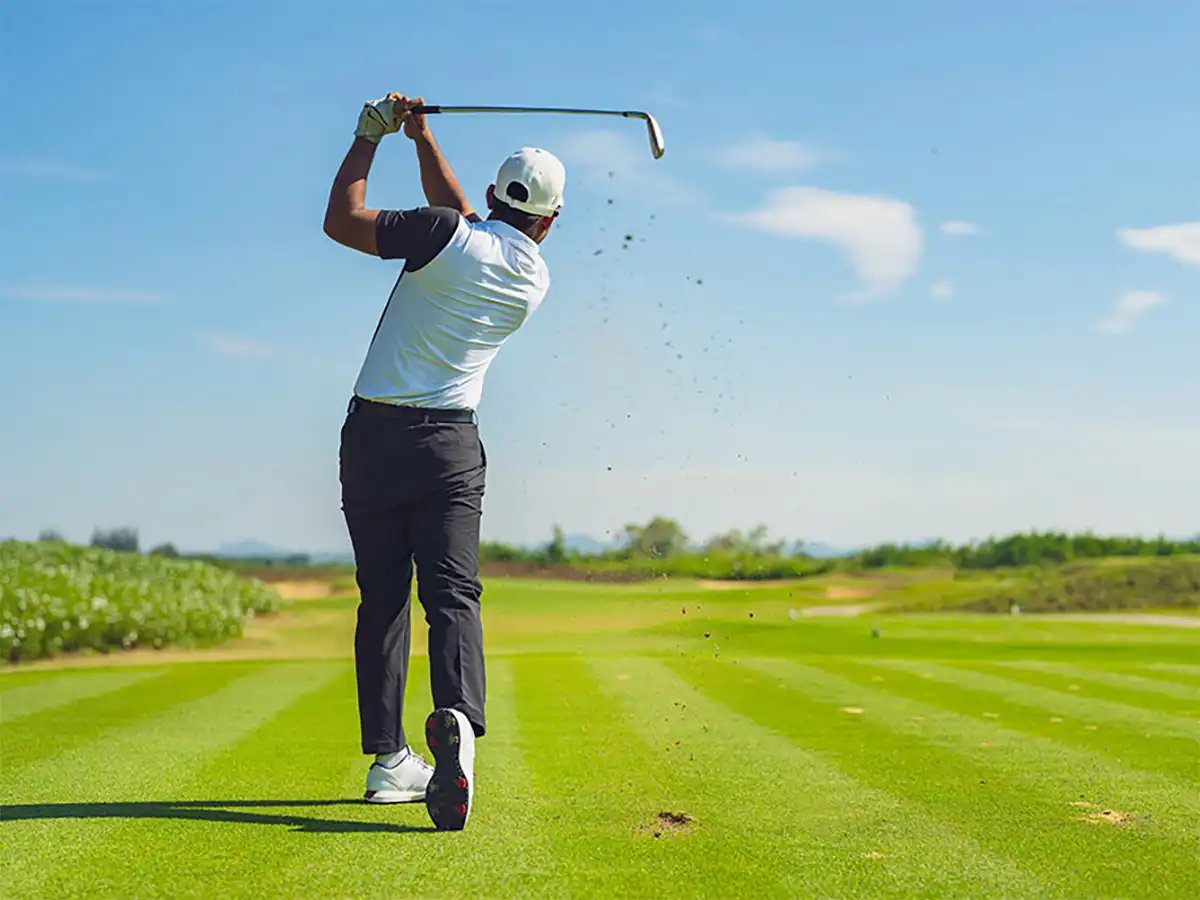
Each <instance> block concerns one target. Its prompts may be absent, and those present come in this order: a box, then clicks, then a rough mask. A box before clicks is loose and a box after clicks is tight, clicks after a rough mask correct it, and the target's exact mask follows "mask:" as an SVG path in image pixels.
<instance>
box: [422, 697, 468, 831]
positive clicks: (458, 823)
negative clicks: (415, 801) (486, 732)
mask: <svg viewBox="0 0 1200 900" xmlns="http://www.w3.org/2000/svg"><path fill="white" fill-rule="evenodd" d="M425 742H426V743H427V744H428V745H429V752H430V753H432V754H433V762H434V769H433V778H431V779H430V781H429V787H428V789H427V790H426V792H425V808H426V809H427V810H429V818H431V819H432V820H433V824H434V825H435V826H436V827H437V829H438V830H439V831H461V830H462V829H463V827H464V826H466V824H467V819H468V817H470V815H471V806H472V801H473V800H474V797H475V731H474V729H473V728H471V723H470V722H468V721H467V717H466V716H464V715H463V714H462V713H461V712H459V711H458V710H457V709H436V710H434V711H433V712H432V713H430V715H429V718H428V719H426V720H425Z"/></svg>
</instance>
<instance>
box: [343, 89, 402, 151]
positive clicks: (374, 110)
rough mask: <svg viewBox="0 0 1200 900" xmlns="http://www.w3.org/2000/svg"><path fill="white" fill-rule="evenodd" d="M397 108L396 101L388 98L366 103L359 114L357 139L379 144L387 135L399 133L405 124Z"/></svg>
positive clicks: (355, 130)
mask: <svg viewBox="0 0 1200 900" xmlns="http://www.w3.org/2000/svg"><path fill="white" fill-rule="evenodd" d="M395 106H396V101H394V100H388V99H387V98H386V97H383V98H380V99H379V100H371V101H369V102H367V103H364V104H363V108H362V112H360V113H359V114H358V127H357V128H355V129H354V135H355V137H361V138H366V139H367V140H368V141H370V142H371V143H372V144H378V143H379V141H380V140H381V139H382V138H383V136H384V135H385V134H394V133H395V132H397V131H399V130H400V126H401V125H403V124H404V123H403V120H402V119H401V117H400V116H399V115H398V114H397V111H396V108H395Z"/></svg>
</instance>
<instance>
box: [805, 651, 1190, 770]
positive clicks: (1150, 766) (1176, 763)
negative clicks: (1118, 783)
mask: <svg viewBox="0 0 1200 900" xmlns="http://www.w3.org/2000/svg"><path fill="white" fill-rule="evenodd" d="M817 665H818V667H819V668H821V669H823V670H824V671H826V672H830V673H833V674H835V675H838V676H840V677H843V678H848V679H850V680H851V681H854V682H855V683H856V684H859V685H862V686H863V687H865V688H869V689H872V690H876V691H880V692H882V693H886V694H889V695H892V696H898V697H903V698H907V699H909V700H917V701H920V702H922V703H929V704H932V705H933V706H936V707H938V708H939V709H942V710H946V711H948V712H953V713H956V714H958V715H961V716H966V717H968V718H971V719H973V720H975V721H977V722H981V723H988V722H994V723H996V724H998V725H1001V726H1003V727H1004V728H1008V729H1015V730H1018V731H1021V732H1023V733H1025V734H1029V735H1037V736H1038V737H1041V738H1045V739H1048V740H1052V741H1056V742H1058V743H1061V744H1064V745H1066V746H1069V747H1072V748H1074V749H1076V750H1078V751H1081V752H1085V753H1094V754H1096V755H1097V756H1101V757H1104V758H1106V759H1108V760H1110V761H1111V762H1113V763H1116V764H1118V765H1121V766H1124V767H1126V768H1130V769H1139V770H1141V771H1143V772H1151V773H1155V774H1157V775H1161V776H1164V777H1168V778H1173V779H1183V780H1185V781H1190V782H1192V783H1197V782H1198V776H1200V754H1197V752H1196V750H1195V748H1194V747H1193V744H1192V742H1189V741H1187V740H1186V739H1183V738H1177V737H1169V736H1162V735H1155V734H1144V733H1140V732H1136V731H1130V730H1128V729H1124V728H1121V727H1114V726H1110V725H1107V724H1105V725H1097V724H1095V722H1094V720H1090V719H1080V718H1076V717H1073V716H1070V715H1068V714H1066V713H1064V712H1063V711H1062V710H1060V709H1058V708H1056V707H1050V708H1046V707H1043V706H1039V705H1037V704H1034V703H1026V702H1024V701H1023V699H1021V698H1020V695H1019V694H1018V699H1017V700H1015V701H1014V700H1011V699H1009V698H1005V697H1000V696H998V695H996V694H995V693H993V692H989V691H983V690H979V689H977V688H974V687H971V686H970V685H965V684H960V683H959V681H960V680H961V679H958V678H957V677H956V674H957V669H956V667H955V666H954V665H948V666H946V667H944V668H939V667H937V666H935V665H933V664H931V663H927V664H922V665H917V666H913V667H901V666H894V665H890V664H889V663H886V662H883V661H880V660H875V661H872V662H871V663H866V662H860V661H856V660H854V661H852V660H839V661H836V662H830V663H829V664H826V663H824V662H819V663H817Z"/></svg>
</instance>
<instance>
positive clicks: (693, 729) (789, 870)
mask: <svg viewBox="0 0 1200 900" xmlns="http://www.w3.org/2000/svg"><path fill="white" fill-rule="evenodd" d="M590 666H591V668H592V670H593V672H595V674H596V677H597V680H598V681H599V683H600V684H601V685H602V686H603V687H604V688H605V689H606V690H607V691H608V692H609V693H612V694H613V695H614V696H616V697H617V698H618V699H619V700H620V702H621V704H622V706H623V707H624V709H625V716H626V720H627V721H628V722H630V723H633V727H634V730H635V731H636V733H637V734H638V735H639V737H640V738H641V739H642V740H643V741H644V742H645V743H646V744H647V745H648V746H649V747H650V748H651V750H652V751H654V752H656V753H658V754H660V755H661V758H662V759H663V761H664V762H663V765H666V766H668V767H669V770H670V772H671V775H672V778H673V780H674V782H675V786H676V790H677V792H678V798H679V803H681V804H686V809H687V811H688V812H689V813H691V814H692V815H694V816H695V817H696V820H697V829H698V834H700V835H702V836H703V840H705V841H706V842H709V843H711V845H712V847H713V853H714V854H715V855H721V854H728V855H730V856H732V857H734V858H736V859H737V860H738V866H739V867H741V868H742V869H743V870H746V869H747V868H748V865H750V864H752V865H753V867H754V871H746V875H747V876H749V877H750V878H752V880H754V883H755V884H756V885H757V888H756V891H757V892H758V893H759V895H763V894H770V893H771V891H770V890H769V889H768V888H767V885H768V884H769V883H771V882H775V883H776V884H777V885H778V893H779V894H780V896H787V897H800V896H809V897H811V896H822V897H824V896H847V895H857V896H871V897H878V896H898V895H907V896H920V895H922V894H927V893H928V892H929V890H930V888H931V887H933V886H937V888H938V889H939V890H941V891H944V892H946V894H947V895H948V896H957V897H965V896H978V895H979V894H980V893H981V892H982V893H984V894H986V895H989V896H999V895H1001V894H1003V893H1004V892H1005V891H1010V892H1013V893H1014V895H1015V894H1021V895H1024V896H1029V895H1031V894H1034V893H1036V883H1035V882H1034V881H1033V880H1032V879H1031V878H1029V876H1027V875H1026V874H1025V873H1024V872H1022V871H1021V870H1020V869H1019V868H1017V867H1016V866H1014V865H1012V864H1011V863H1009V862H1008V861H1007V860H1005V859H1003V858H1002V857H998V856H996V855H994V854H992V853H989V852H987V851H985V850H983V849H982V848H981V847H980V846H979V845H978V844H977V843H976V842H974V841H972V840H970V839H968V838H965V837H963V836H962V835H961V834H958V833H956V832H955V831H953V830H952V829H949V828H947V827H945V826H944V825H943V824H942V823H941V822H939V821H938V819H937V817H936V816H934V815H931V814H929V813H928V812H927V811H924V810H920V809H915V808H912V807H910V806H906V805H905V804H904V803H903V802H901V801H899V800H897V799H896V798H895V797H893V796H892V795H890V794H889V793H887V792H886V791H881V790H876V789H873V788H869V787H866V786H865V785H863V784H861V783H860V782H858V781H856V780H855V779H853V778H851V777H849V776H847V775H846V774H845V773H843V772H842V771H841V770H840V769H838V768H837V767H836V766H835V765H834V764H833V763H832V762H830V761H829V760H828V759H826V758H825V757H824V756H822V755H821V754H818V753H813V752H810V751H807V750H804V749H802V748H799V747H797V746H796V745H795V744H794V743H793V742H791V741H790V740H788V739H787V738H786V737H783V736H781V735H778V734H776V733H774V732H773V731H770V730H768V729H767V728H764V727H763V726H761V725H759V724H757V723H756V722H754V721H753V720H752V719H749V718H746V717H745V716H742V715H740V714H739V713H737V712H735V711H734V709H733V708H731V707H730V706H727V705H724V704H721V703H718V702H716V701H714V700H712V699H710V698H708V697H707V696H705V695H704V694H703V693H701V692H700V691H699V690H697V689H696V688H695V687H693V686H692V685H691V684H689V683H688V682H686V681H685V680H684V679H683V678H681V677H680V675H679V674H678V673H677V672H675V671H674V670H673V669H671V668H668V667H667V666H666V665H665V664H664V663H662V662H659V661H655V660H650V659H645V658H625V659H622V658H595V659H592V660H590ZM739 705H740V704H739ZM733 887H734V882H733V881H732V880H731V882H730V883H729V885H728V888H729V889H732V888H733Z"/></svg>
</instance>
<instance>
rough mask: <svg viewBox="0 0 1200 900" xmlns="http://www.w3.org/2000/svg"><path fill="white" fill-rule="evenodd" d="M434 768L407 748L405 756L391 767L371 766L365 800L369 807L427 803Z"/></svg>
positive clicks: (379, 764) (378, 764)
mask: <svg viewBox="0 0 1200 900" xmlns="http://www.w3.org/2000/svg"><path fill="white" fill-rule="evenodd" d="M432 777H433V766H431V765H430V764H429V763H427V762H425V760H423V759H421V757H419V756H417V754H415V753H413V752H412V750H410V749H408V748H405V755H404V757H403V758H402V759H401V760H400V762H398V763H396V764H395V765H394V766H392V767H390V768H389V767H387V766H384V765H383V764H381V763H378V762H376V763H372V764H371V768H370V769H368V770H367V789H366V791H365V792H364V793H363V799H364V800H366V801H367V802H368V803H415V802H417V801H418V800H424V799H425V790H426V788H427V787H428V785H429V779H430V778H432Z"/></svg>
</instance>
